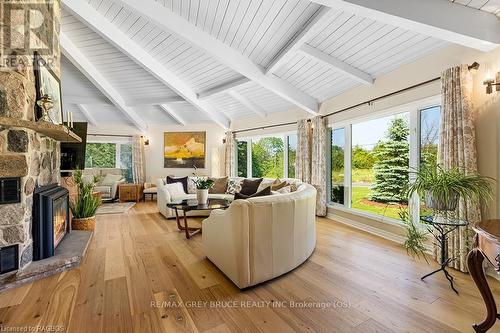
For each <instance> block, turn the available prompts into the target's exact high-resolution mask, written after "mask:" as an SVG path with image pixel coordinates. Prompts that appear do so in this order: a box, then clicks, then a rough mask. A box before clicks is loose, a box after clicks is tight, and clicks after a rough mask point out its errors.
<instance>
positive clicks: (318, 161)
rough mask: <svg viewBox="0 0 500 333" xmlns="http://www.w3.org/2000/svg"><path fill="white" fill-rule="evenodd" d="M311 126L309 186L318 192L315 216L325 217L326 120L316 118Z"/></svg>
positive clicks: (319, 117)
mask: <svg viewBox="0 0 500 333" xmlns="http://www.w3.org/2000/svg"><path fill="white" fill-rule="evenodd" d="M311 125H312V140H311V146H312V147H311V156H312V158H311V184H312V185H314V187H316V190H317V191H318V194H317V197H316V215H318V216H326V120H325V119H323V118H322V117H321V116H317V117H314V118H313V119H312V120H311Z"/></svg>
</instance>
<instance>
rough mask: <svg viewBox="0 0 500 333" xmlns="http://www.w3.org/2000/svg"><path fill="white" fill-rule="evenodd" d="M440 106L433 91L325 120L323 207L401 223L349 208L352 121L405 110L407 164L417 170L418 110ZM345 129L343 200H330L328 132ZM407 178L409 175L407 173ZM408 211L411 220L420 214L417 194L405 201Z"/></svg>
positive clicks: (418, 162)
mask: <svg viewBox="0 0 500 333" xmlns="http://www.w3.org/2000/svg"><path fill="white" fill-rule="evenodd" d="M437 106H441V96H440V95H435V96H430V97H427V98H423V99H419V100H416V101H413V102H410V103H405V104H402V105H398V106H394V107H390V108H386V109H381V110H378V111H374V112H371V113H370V114H369V115H362V116H356V117H352V118H349V119H346V120H343V121H339V122H335V123H329V124H328V131H327V133H328V135H329V140H327V142H329V145H330V148H329V149H328V152H329V159H328V163H327V167H328V169H327V170H329V175H328V176H327V177H326V178H327V188H328V191H327V192H328V202H327V207H328V208H331V209H336V210H339V211H343V212H347V213H350V214H354V215H358V216H361V217H365V218H369V219H371V220H375V221H377V222H383V223H387V224H390V225H395V224H396V225H401V226H402V225H403V222H402V221H401V220H398V219H394V218H391V217H388V216H384V215H379V214H375V213H370V212H366V211H363V210H360V209H356V208H352V206H351V205H352V165H351V164H352V163H351V162H352V125H355V124H358V123H362V122H366V121H370V120H374V119H378V118H384V117H388V116H394V115H397V114H402V113H408V114H409V127H410V132H409V133H410V135H409V145H410V154H409V167H410V168H411V169H413V170H418V169H419V168H420V148H421V147H420V134H421V133H420V121H421V111H422V110H425V109H428V108H432V107H437ZM341 128H344V129H345V153H344V173H345V174H344V191H345V192H344V195H345V198H346V199H345V200H344V204H339V203H336V202H333V201H331V176H332V175H331V172H332V168H331V134H332V131H334V130H336V129H341ZM410 179H411V175H410ZM408 205H409V209H410V214H411V216H412V217H414V218H416V219H415V220H417V221H418V220H419V218H420V210H419V207H420V202H419V198H418V196H417V195H414V196H413V197H412V198H411V199H410V201H409V202H408Z"/></svg>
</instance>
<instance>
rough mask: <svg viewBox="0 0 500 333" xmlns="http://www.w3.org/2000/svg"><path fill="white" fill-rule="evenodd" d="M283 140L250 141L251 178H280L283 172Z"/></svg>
mask: <svg viewBox="0 0 500 333" xmlns="http://www.w3.org/2000/svg"><path fill="white" fill-rule="evenodd" d="M284 157H285V145H284V143H283V138H280V137H272V136H270V137H265V138H261V139H258V140H252V177H256V178H258V177H266V178H282V177H283V174H284V171H285V167H284V166H285V164H284V163H285V159H284Z"/></svg>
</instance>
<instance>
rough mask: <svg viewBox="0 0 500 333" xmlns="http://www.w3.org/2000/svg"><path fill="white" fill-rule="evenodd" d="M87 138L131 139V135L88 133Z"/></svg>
mask: <svg viewBox="0 0 500 333" xmlns="http://www.w3.org/2000/svg"><path fill="white" fill-rule="evenodd" d="M87 136H110V137H117V138H133V136H132V135H120V134H92V133H88V134H87Z"/></svg>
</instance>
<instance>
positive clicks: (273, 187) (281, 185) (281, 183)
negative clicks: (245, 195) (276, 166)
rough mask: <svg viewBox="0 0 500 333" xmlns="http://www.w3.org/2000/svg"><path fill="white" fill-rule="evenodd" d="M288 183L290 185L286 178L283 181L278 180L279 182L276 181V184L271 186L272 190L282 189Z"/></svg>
mask: <svg viewBox="0 0 500 333" xmlns="http://www.w3.org/2000/svg"><path fill="white" fill-rule="evenodd" d="M287 185H289V184H288V183H287V181H285V180H284V181H282V182H280V181H278V182H277V183H276V182H274V184H273V185H272V186H271V190H273V191H277V190H279V189H282V188H283V187H285V186H287Z"/></svg>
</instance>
